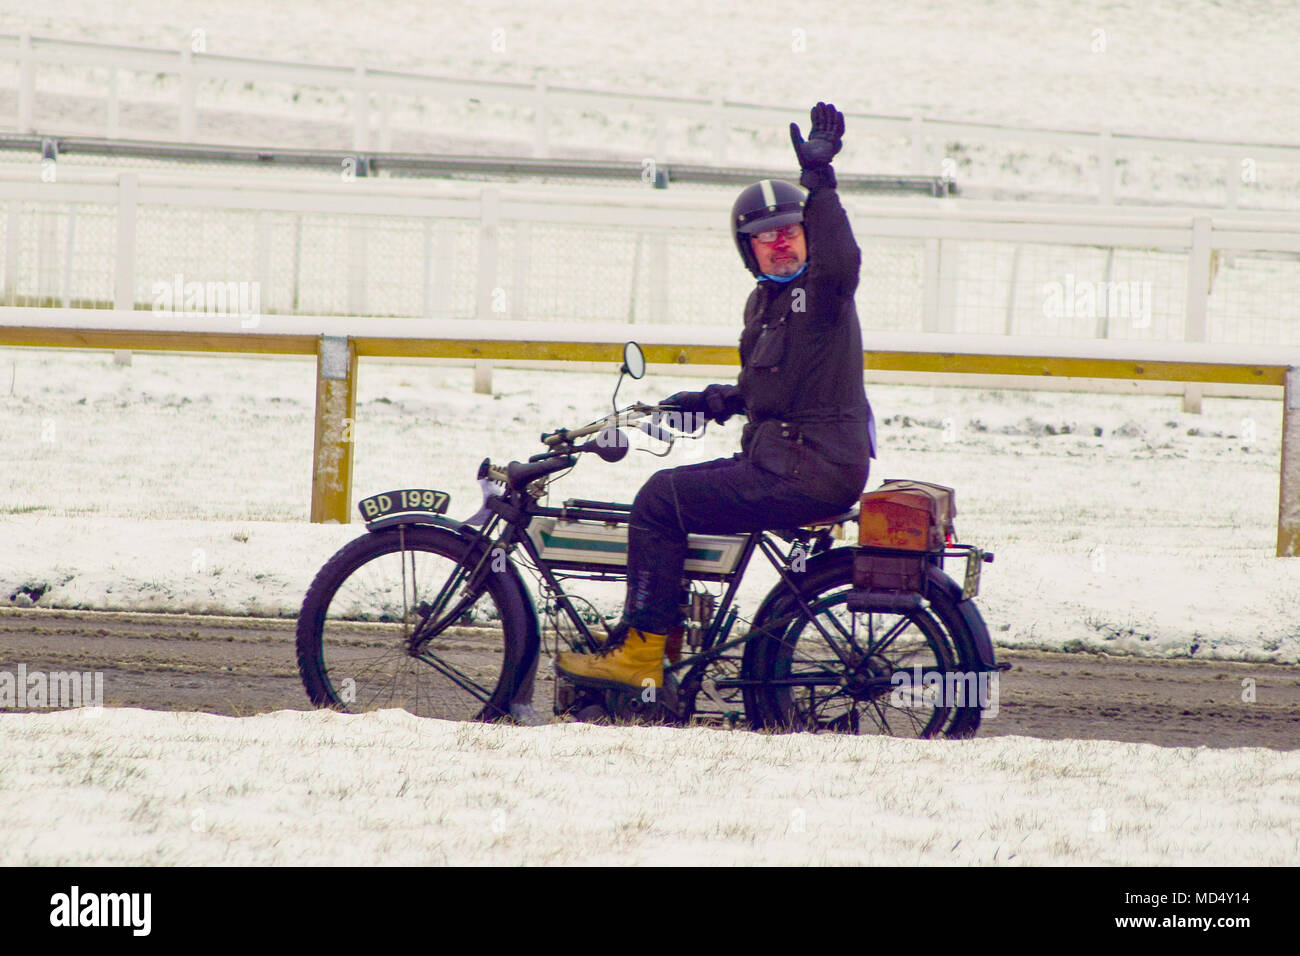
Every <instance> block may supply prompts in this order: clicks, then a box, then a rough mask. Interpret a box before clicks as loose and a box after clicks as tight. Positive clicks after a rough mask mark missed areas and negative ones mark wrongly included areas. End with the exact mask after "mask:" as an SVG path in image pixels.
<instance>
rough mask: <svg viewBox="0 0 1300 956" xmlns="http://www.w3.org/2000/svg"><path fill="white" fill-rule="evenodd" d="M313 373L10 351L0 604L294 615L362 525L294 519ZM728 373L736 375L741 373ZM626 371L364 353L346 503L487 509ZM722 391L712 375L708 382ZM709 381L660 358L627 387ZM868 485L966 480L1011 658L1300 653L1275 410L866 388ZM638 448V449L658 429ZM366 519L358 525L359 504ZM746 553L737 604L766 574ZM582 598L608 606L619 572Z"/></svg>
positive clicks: (708, 440)
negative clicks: (426, 490)
mask: <svg viewBox="0 0 1300 956" xmlns="http://www.w3.org/2000/svg"><path fill="white" fill-rule="evenodd" d="M314 374H315V366H314V362H312V361H304V360H296V359H278V358H277V359H252V358H244V359H236V358H215V357H198V356H168V355H155V354H145V353H137V354H136V355H135V356H134V361H133V364H132V365H130V366H122V365H116V364H114V362H113V359H112V356H111V355H110V354H108V353H77V352H68V351H63V352H57V353H56V352H39V351H21V350H7V351H5V352H3V353H0V473H2V474H3V475H4V479H5V480H4V482H3V484H0V601H5V602H9V603H11V604H27V603H28V602H30V601H31V600H32V597H33V596H34V595H39V597H38V598H37V600H36V603H37V604H38V605H40V606H47V607H81V608H104V609H118V610H124V609H125V610H129V609H135V610H151V611H158V610H177V611H198V612H210V613H227V614H256V615H283V616H290V617H292V616H295V615H296V614H297V611H298V607H299V604H300V603H301V600H302V596H303V593H304V592H305V590H306V588H307V585H308V583H309V582H310V580H311V577H312V575H313V574H314V573H315V571H316V569H317V568H319V566H320V565H321V564H322V563H323V562H324V561H325V559H326V558H327V557H328V556H329V555H330V554H332V553H333V552H334V551H335V550H336V549H337V548H338V547H340V546H341V545H342V544H343V543H345V542H346V541H348V540H350V539H351V538H352V537H354V536H356V535H358V534H361V533H363V528H362V527H361V526H360V525H359V524H356V523H354V524H351V525H347V526H320V525H311V524H309V523H307V520H306V518H307V511H308V503H309V499H310V461H311V451H312V414H313V412H312V410H313V402H314ZM733 374H734V370H733ZM615 378H616V375H615V374H613V368H612V366H611V369H610V370H609V371H608V372H565V371H541V370H518V369H497V370H496V372H495V375H494V379H493V385H494V389H495V392H494V394H492V395H481V394H475V393H474V392H473V390H472V374H471V371H470V370H469V369H468V368H456V367H448V366H438V365H433V364H416V363H386V362H378V361H369V360H367V361H366V362H363V364H362V366H361V373H360V376H359V385H358V408H357V424H356V430H355V435H356V442H357V444H356V465H355V478H354V500H357V499H359V498H361V497H364V496H365V495H368V494H372V493H375V492H378V491H385V490H388V489H392V488H401V487H432V488H439V489H442V490H445V491H448V492H450V493H451V496H452V505H451V509H450V513H451V514H452V515H453V516H454V517H461V518H463V517H468V516H469V515H470V514H471V513H473V511H474V510H476V509H477V507H478V501H479V490H478V487H477V484H476V482H475V472H476V470H477V467H478V463H479V461H480V460H481V459H482V458H484V457H490V458H492V459H493V460H494V461H497V462H504V461H509V460H510V459H512V458H513V459H519V460H524V459H526V458H527V457H528V456H529V455H530V454H533V453H534V452H536V451H537V450H538V448H539V447H540V446H539V445H538V442H537V438H538V435H539V434H540V433H541V432H542V431H543V430H549V429H552V428H555V427H557V426H560V425H569V426H572V425H575V424H581V423H584V422H586V421H588V420H590V419H591V418H594V417H596V416H598V415H600V414H601V412H602V408H607V407H608V399H609V394H610V391H611V389H612V387H613V384H614V381H615ZM715 380H725V378H724V377H723V376H721V375H720V376H718V377H717V378H716V379H715ZM705 381H706V380H705V379H701V378H692V377H687V376H684V375H682V374H681V373H680V370H663V369H658V368H655V369H652V370H651V372H650V374H649V375H648V376H647V377H646V378H645V379H644V380H643V381H641V382H639V383H631V382H625V383H624V386H623V389H622V391H621V392H620V394H619V400H620V401H621V402H622V401H631V400H633V399H640V400H646V401H653V400H657V399H659V398H662V397H664V396H666V395H669V394H671V393H673V392H675V391H677V390H678V389H682V388H699V387H700V386H701V385H702V384H703V383H704V382H705ZM868 391H869V395H870V398H871V400H872V403H873V407H874V408H875V411H876V415H877V417H878V420H879V424H880V438H881V458H880V459H879V460H878V461H876V462H875V463H874V465H873V469H872V479H871V485H873V486H874V485H875V484H877V483H878V482H879V481H881V480H883V479H886V478H903V477H906V478H920V479H925V480H930V481H937V482H940V483H942V484H947V485H951V486H953V487H955V488H956V489H957V505H958V509H959V514H958V518H957V530H958V532H959V534H960V537H961V538H962V539H963V540H965V541H969V542H971V543H975V544H979V545H982V546H984V547H986V548H989V549H991V550H993V551H994V552H995V553H996V555H997V560H996V562H995V563H994V564H993V565H990V566H986V569H985V576H984V585H983V592H982V594H981V596H980V598H979V603H980V605H981V607H982V608H983V610H984V613H985V616H986V618H987V619H988V621H989V624H990V629H991V631H992V633H993V636H994V639H995V641H997V642H998V643H999V644H1001V645H1003V646H1008V647H1017V646H1019V647H1036V648H1045V649H1077V648H1092V649H1102V650H1106V651H1109V652H1111V653H1131V654H1140V655H1155V656H1194V657H1197V658H1226V659H1237V660H1270V661H1279V662H1295V661H1297V660H1300V623H1298V622H1300V562H1295V561H1289V560H1285V559H1279V558H1276V557H1274V556H1273V551H1274V543H1275V535H1276V523H1277V500H1278V498H1277V495H1278V481H1279V476H1278V462H1279V440H1280V439H1279V433H1280V424H1281V408H1280V403H1279V402H1277V401H1273V400H1267V399H1227V398H1207V399H1205V403H1204V413H1203V414H1201V415H1190V414H1185V413H1183V412H1182V411H1181V404H1180V400H1179V399H1178V398H1177V397H1173V396H1151V395H1126V394H1083V393H1074V392H1027V391H1010V390H987V389H976V388H960V387H952V388H940V387H918V386H903V385H884V384H870V385H869V389H868ZM738 439H739V426H738V424H736V423H732V424H729V425H728V426H727V427H725V428H716V427H712V426H711V427H710V429H709V432H708V434H707V435H706V437H705V438H704V439H702V440H700V441H698V442H686V443H679V445H678V447H677V449H676V450H675V451H674V452H673V454H672V455H671V456H669V457H668V458H665V459H660V458H655V457H652V456H651V455H648V454H644V453H641V452H636V451H634V452H633V453H632V454H631V455H629V457H628V458H627V459H626V460H625V461H623V462H621V463H619V464H617V465H608V464H605V463H603V462H600V461H598V460H596V459H594V458H592V459H590V460H584V461H583V462H582V463H581V464H580V465H579V467H578V468H577V469H576V470H575V471H574V472H573V473H572V474H570V475H568V476H566V477H564V478H563V479H561V480H560V481H558V482H557V484H556V485H555V488H554V491H553V494H554V496H555V497H556V499H562V498H566V497H586V498H591V497H597V498H601V497H604V498H608V499H611V500H625V501H630V500H631V498H632V497H633V495H634V494H635V492H636V489H637V488H638V487H640V485H641V484H642V483H643V482H644V481H645V479H646V478H647V477H649V475H650V474H651V473H653V472H654V471H655V470H656V469H658V468H660V467H668V466H674V465H678V464H685V463H687V462H689V461H695V460H705V459H708V458H714V457H719V456H724V455H729V454H730V453H731V452H732V451H734V450H735V449H736V447H737V443H738ZM647 444H648V442H647ZM354 521H355V518H354ZM760 565H761V562H756V563H755V565H754V566H753V568H752V570H751V574H750V578H749V579H748V583H747V585H746V588H745V590H744V591H743V592H742V595H741V600H742V604H743V607H742V613H743V610H744V609H745V608H746V607H747V608H748V609H749V610H753V608H754V607H755V606H756V603H757V601H758V599H759V598H760V597H761V595H762V594H763V593H764V592H765V591H766V590H767V588H768V587H769V586H770V585H771V584H772V582H773V579H772V575H771V573H770V572H769V571H767V570H766V569H765V568H763V567H761V566H760ZM580 593H584V594H588V593H589V595H590V596H592V597H593V598H594V599H596V600H597V603H598V604H599V605H601V606H602V607H604V608H605V609H606V610H607V611H609V612H610V613H613V612H614V611H615V610H616V609H617V607H618V606H619V603H620V601H621V594H620V592H619V589H618V588H617V586H615V585H591V586H589V587H588V588H587V589H586V590H583V591H580Z"/></svg>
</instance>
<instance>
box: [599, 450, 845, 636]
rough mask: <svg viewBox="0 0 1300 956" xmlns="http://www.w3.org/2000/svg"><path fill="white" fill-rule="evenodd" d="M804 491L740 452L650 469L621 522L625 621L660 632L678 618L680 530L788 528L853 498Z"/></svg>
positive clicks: (684, 532) (683, 542)
mask: <svg viewBox="0 0 1300 956" xmlns="http://www.w3.org/2000/svg"><path fill="white" fill-rule="evenodd" d="M854 501H856V493H855V494H854V495H853V496H852V497H850V498H849V499H848V500H847V501H841V502H826V501H821V500H818V499H816V498H812V497H810V496H808V495H807V494H805V493H804V492H803V491H802V490H801V489H800V486H799V483H798V482H796V481H792V480H790V479H787V478H782V477H779V476H778V475H775V474H773V473H772V472H770V471H767V470H766V469H763V468H760V467H759V466H758V465H755V464H754V463H753V462H752V461H750V460H749V459H748V458H745V457H742V456H740V455H736V456H733V457H731V458H719V459H717V460H715V461H706V462H701V463H700V464H698V465H683V466H681V467H679V468H668V469H665V470H664V471H659V472H656V473H655V474H654V475H653V476H651V478H650V480H649V481H647V482H646V483H645V485H643V486H642V488H641V490H640V491H639V492H638V493H637V496H636V500H635V501H634V502H633V504H632V519H631V523H630V526H629V529H628V577H627V599H626V601H625V603H624V606H623V617H624V620H626V621H627V623H628V624H630V625H632V626H633V627H637V628H640V629H641V630H643V631H647V632H650V633H653V634H665V633H667V632H668V630H669V628H671V627H673V626H675V625H677V624H679V623H681V619H682V615H681V606H680V600H681V590H682V571H683V567H684V565H685V563H686V536H687V534H734V533H738V532H745V531H761V530H767V529H774V528H795V527H798V526H799V525H802V524H807V523H808V522H810V521H815V520H817V519H819V518H826V517H829V516H831V515H834V514H838V513H839V512H841V511H845V510H847V509H848V508H850V507H852V506H853V503H854Z"/></svg>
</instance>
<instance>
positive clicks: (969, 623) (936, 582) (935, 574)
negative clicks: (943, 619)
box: [926, 564, 998, 671]
mask: <svg viewBox="0 0 1300 956" xmlns="http://www.w3.org/2000/svg"><path fill="white" fill-rule="evenodd" d="M926 577H927V580H928V582H929V585H930V587H932V588H942V589H943V591H944V592H945V593H946V594H947V595H948V597H949V598H951V599H952V603H953V605H954V606H955V607H956V608H957V613H958V614H960V615H961V619H962V622H963V623H964V624H965V625H966V630H967V631H969V632H970V638H971V643H972V644H973V645H974V647H975V654H976V655H977V656H978V658H979V665H980V668H981V669H983V670H990V671H993V670H997V669H998V662H997V657H996V655H995V654H994V652H993V639H992V638H991V637H989V628H988V625H987V624H985V623H984V615H983V614H981V613H980V609H979V608H978V607H976V606H975V602H974V601H972V600H970V599H969V598H967V599H966V600H964V601H963V600H962V597H961V585H959V584H958V583H957V582H956V581H954V580H953V579H952V578H950V577H948V575H946V574H944V573H943V571H941V570H940V569H939V568H936V567H935V566H934V565H933V564H932V565H930V566H929V567H928V568H927V569H926Z"/></svg>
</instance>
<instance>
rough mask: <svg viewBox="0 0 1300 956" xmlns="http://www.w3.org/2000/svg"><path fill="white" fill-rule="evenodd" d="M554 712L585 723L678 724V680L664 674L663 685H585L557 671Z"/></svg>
mask: <svg viewBox="0 0 1300 956" xmlns="http://www.w3.org/2000/svg"><path fill="white" fill-rule="evenodd" d="M554 686H555V714H556V716H566V715H567V716H571V717H573V718H574V719H576V720H579V721H582V722H584V723H606V722H608V723H631V724H675V723H679V719H678V706H677V682H676V680H675V679H674V678H673V677H672V675H671V674H666V675H665V681H664V684H663V686H661V687H654V686H647V687H644V688H636V687H626V688H623V687H620V688H610V687H608V686H595V685H587V684H584V683H579V682H577V681H574V680H573V679H572V678H570V677H568V676H566V675H564V674H561V673H558V672H557V673H556V675H555V685H554Z"/></svg>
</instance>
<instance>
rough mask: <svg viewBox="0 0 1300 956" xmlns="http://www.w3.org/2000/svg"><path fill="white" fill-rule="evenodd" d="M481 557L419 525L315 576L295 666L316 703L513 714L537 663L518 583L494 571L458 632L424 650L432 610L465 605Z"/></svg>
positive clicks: (467, 716)
mask: <svg viewBox="0 0 1300 956" xmlns="http://www.w3.org/2000/svg"><path fill="white" fill-rule="evenodd" d="M471 551H475V552H476V553H475V554H474V555H472V556H471ZM481 556H482V549H481V548H477V549H476V547H475V543H474V542H471V541H469V540H467V539H465V538H462V537H461V536H460V535H458V534H456V533H454V532H452V531H449V530H445V529H442V528H434V527H429V526H423V525H401V526H398V527H394V528H389V529H387V530H384V531H379V532H374V533H371V534H367V535H364V536H362V537H360V538H358V539H357V540H355V541H353V542H351V543H350V544H348V545H346V546H344V547H343V548H342V549H340V550H339V552H338V553H337V554H335V555H334V556H333V557H332V558H330V560H329V561H328V562H326V564H325V566H324V567H322V568H321V569H320V571H319V573H317V575H316V579H315V580H314V581H312V584H311V587H310V588H309V589H308V591H307V596H306V598H305V599H304V600H303V605H302V611H301V613H300V614H299V616H298V631H297V637H298V670H299V673H300V674H301V675H302V681H303V686H304V687H305V688H306V690H307V696H308V697H309V698H310V699H311V702H312V703H313V704H315V705H316V706H317V707H333V708H336V709H339V710H346V711H349V712H352V713H361V712H365V711H369V710H378V709H381V708H390V707H400V708H403V709H405V710H407V711H410V712H411V713H412V714H415V715H417V716H420V717H439V718H443V719H447V720H472V719H481V720H490V719H495V718H498V717H502V716H505V715H506V714H507V713H508V712H509V709H510V701H511V699H512V696H513V694H514V691H515V689H516V687H517V686H518V684H519V682H520V681H521V680H522V679H523V678H524V677H525V676H526V674H527V671H528V669H529V668H531V667H532V666H533V664H534V660H530V659H529V654H530V653H531V655H532V656H533V657H534V658H535V656H536V647H535V646H534V647H532V648H530V647H529V641H528V634H529V628H528V607H527V595H526V594H521V593H520V590H521V587H520V586H519V584H518V582H517V579H514V578H512V577H510V576H508V575H506V574H500V573H493V574H489V575H488V584H487V588H486V589H485V590H484V591H483V593H482V595H481V596H479V597H478V599H477V600H476V601H474V602H473V603H471V604H468V605H467V606H465V607H464V608H463V609H462V611H461V612H459V613H458V614H457V617H456V620H455V621H453V622H451V626H449V627H447V628H446V629H444V630H443V631H442V632H441V633H439V634H438V635H437V636H436V637H434V638H433V639H432V640H429V641H427V642H426V641H424V640H422V639H421V638H420V635H421V633H422V632H421V631H419V630H417V628H420V627H421V626H422V624H423V622H424V621H425V618H427V617H430V616H432V617H433V618H434V619H435V620H436V619H437V614H436V613H435V614H432V615H431V611H432V610H433V609H434V608H437V607H438V606H439V604H440V596H441V597H442V598H443V600H442V601H441V608H442V609H443V610H445V609H448V608H455V607H457V603H458V602H459V600H460V599H461V598H463V597H464V595H465V589H464V579H465V571H466V570H468V569H469V568H472V566H473V563H474V562H475V561H476V560H477V559H478V558H479V557H481ZM453 575H454V576H453ZM458 580H459V583H456V582H457V581H458ZM438 613H441V611H439V612H438Z"/></svg>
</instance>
